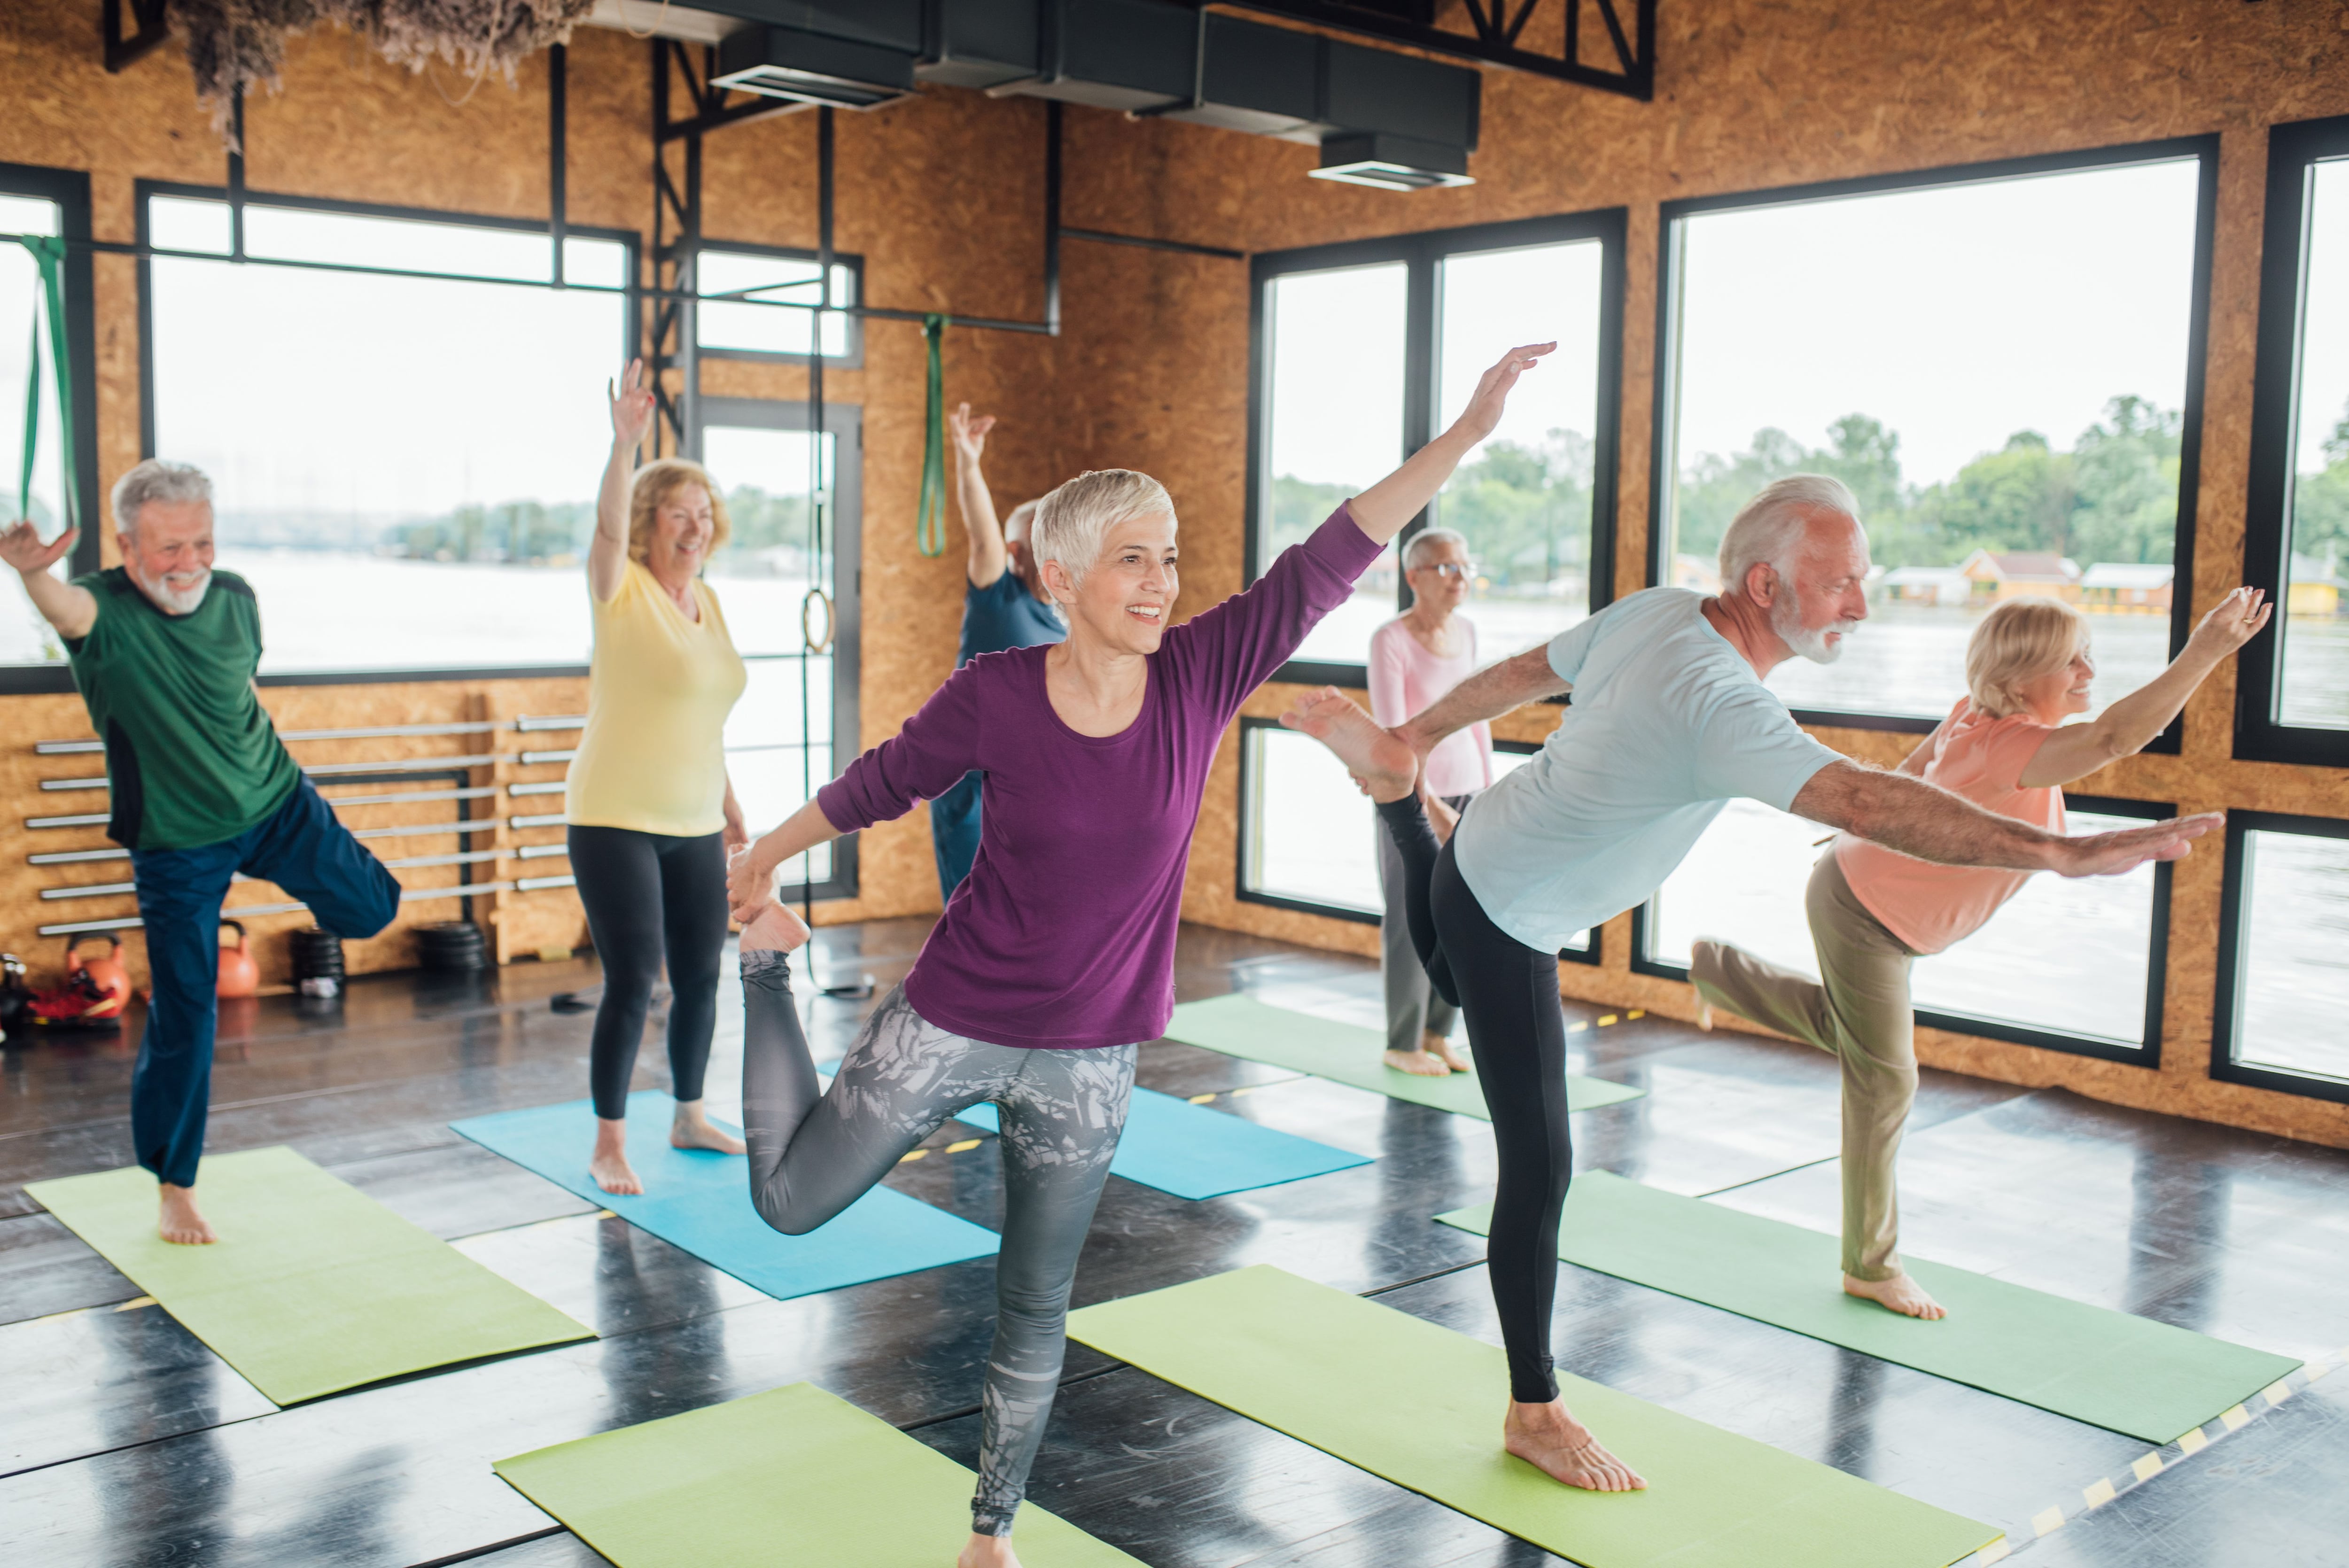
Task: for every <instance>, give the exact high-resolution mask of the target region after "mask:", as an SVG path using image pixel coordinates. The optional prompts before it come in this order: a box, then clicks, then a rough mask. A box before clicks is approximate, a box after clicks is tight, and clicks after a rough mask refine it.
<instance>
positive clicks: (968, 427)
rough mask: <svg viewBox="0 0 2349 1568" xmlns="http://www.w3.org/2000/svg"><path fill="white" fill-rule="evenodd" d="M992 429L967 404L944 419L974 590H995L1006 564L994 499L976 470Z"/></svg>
mask: <svg viewBox="0 0 2349 1568" xmlns="http://www.w3.org/2000/svg"><path fill="white" fill-rule="evenodd" d="M993 428H995V416H994V415H992V414H987V415H982V416H980V417H979V418H971V413H970V405H969V404H968V403H957V405H955V411H954V412H953V413H951V414H948V415H947V434H949V435H951V436H952V437H953V438H954V449H955V504H956V505H957V506H958V507H960V508H961V509H962V529H963V532H964V533H966V534H967V535H968V536H969V540H970V555H969V558H968V562H967V563H966V565H965V571H966V572H968V574H969V577H970V585H971V586H972V587H974V588H992V587H994V586H995V584H996V583H997V582H998V581H999V580H1000V579H1001V577H1002V576H1003V573H1004V568H1005V567H1006V566H1007V565H1009V557H1008V556H1007V554H1006V553H1005V552H1004V548H1003V524H1002V523H1001V522H999V521H997V519H996V516H995V498H994V497H993V496H992V495H990V494H988V490H987V475H986V473H985V472H984V471H983V470H982V469H981V468H980V467H979V459H980V458H981V457H983V456H984V455H985V454H986V451H987V433H988V431H989V430H992V429H993Z"/></svg>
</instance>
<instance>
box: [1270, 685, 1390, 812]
mask: <svg viewBox="0 0 2349 1568" xmlns="http://www.w3.org/2000/svg"><path fill="white" fill-rule="evenodd" d="M1280 722H1281V723H1282V724H1284V725H1286V726H1287V727H1289V728H1290V729H1295V730H1300V731H1302V732H1303V733H1305V734H1307V735H1309V736H1311V737H1312V738H1314V739H1316V740H1318V741H1319V742H1320V743H1321V744H1322V745H1324V746H1326V747H1328V748H1330V750H1332V751H1334V752H1336V753H1337V754H1338V760H1339V761H1340V762H1342V763H1344V764H1345V765H1346V770H1347V771H1348V772H1350V773H1351V774H1352V775H1353V776H1354V777H1355V778H1357V779H1361V781H1362V783H1363V784H1364V785H1365V786H1366V787H1367V788H1368V789H1369V790H1370V795H1371V799H1373V800H1375V801H1378V802H1380V803H1381V804H1384V803H1385V802H1387V801H1389V800H1400V799H1402V798H1403V797H1404V796H1406V795H1408V794H1410V793H1411V792H1412V790H1413V789H1415V788H1416V787H1417V785H1418V782H1419V758H1417V757H1416V756H1414V755H1413V752H1412V749H1411V747H1410V746H1409V744H1407V743H1406V742H1404V741H1402V740H1401V739H1399V738H1396V737H1395V736H1393V735H1391V734H1389V733H1388V732H1387V731H1385V730H1383V729H1381V728H1380V727H1378V725H1377V724H1376V723H1375V722H1374V721H1373V720H1372V719H1371V716H1370V715H1369V714H1367V713H1364V712H1363V711H1362V710H1361V708H1360V707H1357V706H1356V705H1355V703H1354V701H1353V699H1352V698H1350V697H1349V696H1346V695H1345V694H1344V693H1342V692H1340V690H1339V689H1338V688H1337V687H1336V686H1323V687H1322V688H1321V689H1320V690H1319V691H1317V692H1309V693H1307V694H1306V695H1305V696H1301V697H1299V698H1298V699H1297V702H1296V705H1295V706H1294V707H1291V708H1290V709H1289V710H1288V712H1287V713H1284V714H1282V715H1281V716H1280Z"/></svg>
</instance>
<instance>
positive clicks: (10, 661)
mask: <svg viewBox="0 0 2349 1568" xmlns="http://www.w3.org/2000/svg"><path fill="white" fill-rule="evenodd" d="M58 222H59V214H58V211H57V203H56V202H54V201H41V200H39V199H38V198H36V197H30V196H5V195H0V234H54V233H56V232H57V225H58ZM36 332H37V333H38V334H39V335H40V344H41V349H40V353H41V376H40V382H39V385H38V386H37V387H36V388H35V394H36V397H38V398H39V402H40V421H41V428H40V436H39V439H38V441H37V443H36V446H35V448H34V450H33V482H32V486H31V491H32V493H31V495H30V496H29V497H28V498H27V500H26V507H25V511H26V515H28V516H29V517H30V518H31V519H32V521H33V522H34V523H35V524H36V526H38V528H39V529H40V532H41V537H42V538H43V539H48V540H54V539H55V538H57V534H58V532H59V531H61V530H62V529H63V528H64V527H65V525H66V492H67V485H68V483H69V480H68V479H67V474H66V468H65V442H64V440H63V439H62V438H61V435H60V430H59V426H58V420H57V366H56V365H55V364H54V363H53V356H52V354H51V349H50V345H51V340H50V336H49V320H48V308H47V303H46V301H45V299H44V297H43V292H42V289H41V273H40V269H39V268H38V267H36V266H35V265H34V264H33V253H31V252H30V251H27V250H26V249H25V247H24V246H22V245H20V244H18V243H16V242H15V241H14V240H0V511H5V514H6V515H5V518H4V519H0V523H5V522H14V521H17V511H16V501H17V498H18V496H19V494H20V493H21V492H22V491H23V490H24V489H25V484H24V480H25V475H24V461H25V395H26V386H27V383H28V380H29V373H30V371H31V369H32V366H30V364H29V363H28V362H27V358H26V356H28V355H29V354H30V353H31V352H32V347H33V336H34V334H35V333H36ZM82 439H83V440H85V441H86V440H88V439H89V436H88V433H87V432H84V433H83V435H82ZM85 521H86V520H85ZM50 571H51V573H53V574H55V575H57V576H59V577H63V576H66V575H67V573H68V563H67V562H63V561H60V562H57V565H56V566H54V567H52V568H50ZM5 576H6V577H7V579H8V582H7V586H6V587H5V588H0V665H33V664H46V663H49V662H52V661H55V660H59V659H63V658H64V657H65V649H64V647H63V646H62V645H59V643H58V642H57V634H56V633H55V632H54V631H52V630H51V629H50V627H49V624H48V623H47V621H44V620H43V619H41V616H40V613H39V612H38V611H36V610H35V609H34V608H33V602H32V600H31V599H30V598H28V597H26V593H25V585H24V583H23V582H22V581H21V580H20V579H18V577H17V576H16V573H14V572H10V573H5Z"/></svg>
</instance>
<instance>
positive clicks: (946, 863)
mask: <svg viewBox="0 0 2349 1568" xmlns="http://www.w3.org/2000/svg"><path fill="white" fill-rule="evenodd" d="M986 777H987V775H986V774H984V773H981V772H979V771H978V769H971V770H970V771H969V772H968V773H966V774H964V775H963V776H962V782H961V783H959V784H957V785H956V786H955V787H954V788H953V789H949V790H947V792H946V793H945V794H943V795H941V796H939V797H938V798H937V799H935V800H933V801H931V802H930V843H931V846H932V847H933V848H935V849H936V851H937V853H938V893H939V895H940V896H941V897H943V898H946V899H948V900H951V899H952V898H953V897H954V895H955V889H957V888H958V887H960V886H962V879H963V878H965V877H967V876H968V875H970V862H971V861H975V860H977V859H978V811H979V799H978V787H979V781H980V780H981V779H985V778H986Z"/></svg>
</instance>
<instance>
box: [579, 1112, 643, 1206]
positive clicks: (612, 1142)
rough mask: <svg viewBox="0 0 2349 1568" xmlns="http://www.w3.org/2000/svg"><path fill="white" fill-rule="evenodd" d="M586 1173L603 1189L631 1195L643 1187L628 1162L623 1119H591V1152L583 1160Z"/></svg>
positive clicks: (626, 1125) (626, 1136)
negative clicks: (585, 1162) (585, 1159)
mask: <svg viewBox="0 0 2349 1568" xmlns="http://www.w3.org/2000/svg"><path fill="white" fill-rule="evenodd" d="M587 1174H589V1175H590V1176H593V1177H594V1178H595V1185H597V1186H598V1187H601V1188H602V1189H604V1191H606V1192H619V1193H625V1194H631V1195H633V1194H635V1193H638V1192H642V1191H644V1190H645V1183H644V1181H643V1179H642V1178H640V1177H639V1176H637V1174H636V1171H634V1170H632V1169H631V1168H630V1167H629V1165H628V1124H627V1121H626V1119H618V1120H612V1119H606V1118H604V1117H600V1116H599V1117H597V1118H596V1119H595V1154H594V1156H593V1157H592V1158H590V1159H589V1160H588V1161H587Z"/></svg>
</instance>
